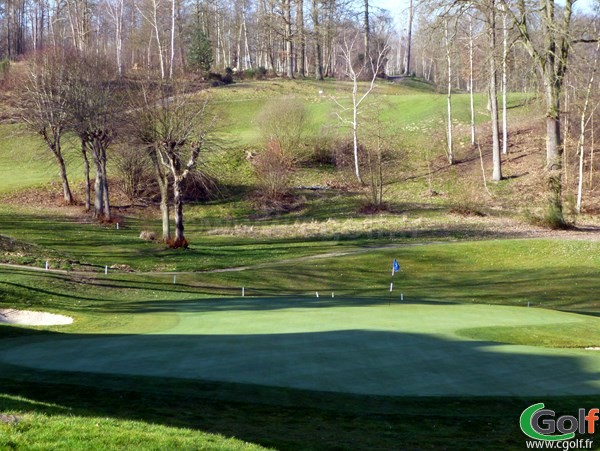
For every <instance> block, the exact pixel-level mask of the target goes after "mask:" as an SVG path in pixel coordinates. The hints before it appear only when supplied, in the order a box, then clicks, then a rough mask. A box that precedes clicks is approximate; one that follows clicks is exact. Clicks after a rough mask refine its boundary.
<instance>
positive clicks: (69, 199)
mask: <svg viewBox="0 0 600 451" xmlns="http://www.w3.org/2000/svg"><path fill="white" fill-rule="evenodd" d="M56 146H57V147H56V149H55V150H54V157H55V158H56V162H57V163H58V168H59V172H60V180H61V182H62V187H63V199H64V201H65V203H66V204H67V205H72V204H73V194H72V193H71V188H70V187H69V180H68V179H67V168H66V166H65V160H64V159H63V157H62V154H61V151H60V144H58V143H57V144H56Z"/></svg>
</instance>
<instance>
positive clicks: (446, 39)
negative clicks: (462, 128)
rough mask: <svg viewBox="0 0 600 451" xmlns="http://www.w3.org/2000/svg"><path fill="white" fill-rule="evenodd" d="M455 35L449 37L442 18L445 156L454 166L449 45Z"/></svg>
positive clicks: (446, 26) (446, 24)
mask: <svg viewBox="0 0 600 451" xmlns="http://www.w3.org/2000/svg"><path fill="white" fill-rule="evenodd" d="M455 35H456V33H453V34H452V36H450V32H449V25H448V18H447V17H446V18H444V45H445V48H446V65H447V75H448V82H447V86H448V88H447V90H446V99H447V102H446V103H447V121H448V123H447V133H446V142H447V147H446V149H447V150H446V155H447V157H448V163H450V164H454V145H453V138H452V52H451V45H452V41H453V40H454V36H455Z"/></svg>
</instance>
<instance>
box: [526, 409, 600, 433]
mask: <svg viewBox="0 0 600 451" xmlns="http://www.w3.org/2000/svg"><path fill="white" fill-rule="evenodd" d="M544 407H545V405H544V403H542V402H540V403H538V404H534V405H532V406H530V407H528V408H527V409H525V410H524V411H523V413H522V414H521V418H520V420H519V421H520V426H521V430H522V431H523V433H524V434H525V435H527V436H528V437H530V438H533V439H535V440H547V441H565V440H571V439H573V438H574V437H575V433H579V434H594V433H595V432H596V423H597V422H598V420H599V415H600V409H597V408H594V409H589V410H588V411H586V410H585V409H579V410H578V412H577V417H574V416H572V415H564V416H561V417H558V418H556V412H554V410H550V409H545V408H544Z"/></svg>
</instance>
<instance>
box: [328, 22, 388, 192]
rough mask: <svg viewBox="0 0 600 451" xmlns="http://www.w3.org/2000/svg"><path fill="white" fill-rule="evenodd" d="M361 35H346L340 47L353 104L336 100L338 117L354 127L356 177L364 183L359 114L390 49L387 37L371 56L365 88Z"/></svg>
mask: <svg viewBox="0 0 600 451" xmlns="http://www.w3.org/2000/svg"><path fill="white" fill-rule="evenodd" d="M359 36H360V33H359V32H355V33H354V35H353V36H352V38H351V39H348V38H347V37H346V36H344V41H343V44H342V46H341V49H340V52H341V57H342V61H343V64H344V66H345V75H346V76H347V77H348V78H349V79H350V81H351V82H352V106H351V107H347V106H345V105H342V104H341V103H340V102H338V101H337V100H335V99H334V100H335V101H336V103H337V105H338V106H339V107H340V109H341V113H342V114H340V113H337V116H338V118H339V119H340V121H341V122H342V123H343V124H346V125H349V126H350V127H351V128H352V149H353V156H354V174H355V175H356V179H357V180H358V181H359V182H360V183H362V179H361V176H360V167H359V164H358V163H359V158H358V148H359V145H358V128H359V123H360V122H359V114H360V109H361V106H362V104H363V102H365V100H366V99H367V97H368V96H369V94H371V92H372V91H373V89H374V88H375V80H376V79H377V74H378V72H379V69H380V68H381V66H382V64H383V62H384V59H385V57H386V55H387V53H388V51H389V46H388V41H387V39H385V40H384V41H383V42H381V43H380V45H379V46H378V49H377V52H376V54H375V57H374V58H373V57H372V58H371V64H370V65H369V69H368V73H369V80H368V81H367V83H366V86H364V88H363V85H360V86H359V81H360V80H361V78H362V77H363V75H364V73H365V68H366V66H365V65H364V64H363V63H362V62H361V61H359V59H358V58H357V41H358V38H359ZM372 55H373V54H372ZM359 88H363V89H362V91H361V92H359ZM347 111H350V113H351V119H346V118H345V117H343V113H345V112H347Z"/></svg>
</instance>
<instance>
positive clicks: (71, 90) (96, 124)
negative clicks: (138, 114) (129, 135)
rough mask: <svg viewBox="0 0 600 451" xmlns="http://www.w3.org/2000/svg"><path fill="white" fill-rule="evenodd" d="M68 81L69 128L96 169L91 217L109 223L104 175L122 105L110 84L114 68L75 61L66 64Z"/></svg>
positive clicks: (82, 59) (81, 59)
mask: <svg viewBox="0 0 600 451" xmlns="http://www.w3.org/2000/svg"><path fill="white" fill-rule="evenodd" d="M69 65H70V72H71V74H72V75H71V77H70V78H69V83H68V85H67V86H66V89H67V103H66V108H67V111H68V114H69V127H70V128H71V129H72V130H74V131H75V133H76V134H77V136H78V137H79V138H80V140H81V143H82V153H83V155H84V158H85V159H87V150H89V151H90V152H91V154H92V160H93V162H94V167H95V169H96V179H95V182H94V217H96V218H101V219H104V220H105V221H110V220H111V207H110V196H109V186H108V174H107V165H106V163H107V149H108V147H109V146H110V144H111V143H112V142H113V139H114V137H115V134H116V128H117V121H118V120H119V110H120V107H121V106H122V105H121V102H120V101H119V99H118V98H117V96H116V90H115V89H114V85H113V83H112V81H111V74H113V73H114V72H113V67H112V66H111V65H110V64H109V63H108V61H107V60H105V59H103V58H100V57H96V56H90V57H78V58H72V59H71V60H70V61H69Z"/></svg>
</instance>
